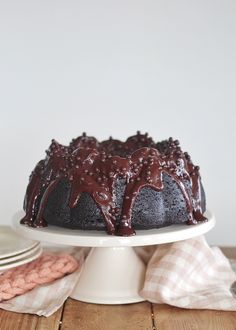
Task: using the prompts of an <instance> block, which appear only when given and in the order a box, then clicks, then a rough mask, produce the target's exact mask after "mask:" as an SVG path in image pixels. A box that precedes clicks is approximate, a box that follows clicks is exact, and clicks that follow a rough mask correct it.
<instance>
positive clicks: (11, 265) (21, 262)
mask: <svg viewBox="0 0 236 330" xmlns="http://www.w3.org/2000/svg"><path fill="white" fill-rule="evenodd" d="M42 252H43V249H42V247H41V246H39V247H38V249H37V250H36V251H35V252H33V253H32V254H31V255H29V256H28V257H27V258H23V259H20V260H18V261H15V262H9V263H5V264H4V265H0V272H2V271H5V270H7V269H10V268H14V267H17V266H21V265H24V264H27V263H28V262H30V261H33V260H35V259H37V258H38V257H39V256H40V255H41V254H42Z"/></svg>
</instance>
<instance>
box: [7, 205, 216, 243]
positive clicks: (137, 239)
mask: <svg viewBox="0 0 236 330" xmlns="http://www.w3.org/2000/svg"><path fill="white" fill-rule="evenodd" d="M205 215H206V217H207V218H208V221H207V222H203V223H200V224H197V225H189V226H188V225H186V224H185V223H183V224H177V225H171V226H168V227H163V228H158V229H148V230H136V235H135V236H129V237H123V236H111V235H108V234H107V233H105V232H103V231H94V230H79V229H67V228H61V227H56V226H50V225H49V226H48V227H44V228H32V227H28V226H26V225H21V224H20V219H21V218H22V217H23V216H24V212H17V213H16V214H15V215H14V217H13V229H14V230H15V231H16V232H17V233H18V234H20V235H22V236H24V237H25V238H30V239H32V240H37V241H45V242H50V243H56V244H64V245H72V246H89V247H118V246H120V247H122V246H145V245H155V244H163V243H170V242H177V241H182V240H185V239H189V238H192V237H196V236H200V235H202V234H205V233H206V232H208V231H209V230H211V229H212V228H213V227H214V225H215V218H214V216H213V215H212V213H211V212H209V211H207V212H206V213H205Z"/></svg>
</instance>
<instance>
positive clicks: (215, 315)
mask: <svg viewBox="0 0 236 330" xmlns="http://www.w3.org/2000/svg"><path fill="white" fill-rule="evenodd" d="M153 313H154V323H155V327H156V329H157V330H180V329H181V330H205V329H206V330H236V312H222V311H213V310H197V309H195V310H193V309H192V310H191V309H190V310H188V309H182V308H177V307H172V306H168V305H158V304H153Z"/></svg>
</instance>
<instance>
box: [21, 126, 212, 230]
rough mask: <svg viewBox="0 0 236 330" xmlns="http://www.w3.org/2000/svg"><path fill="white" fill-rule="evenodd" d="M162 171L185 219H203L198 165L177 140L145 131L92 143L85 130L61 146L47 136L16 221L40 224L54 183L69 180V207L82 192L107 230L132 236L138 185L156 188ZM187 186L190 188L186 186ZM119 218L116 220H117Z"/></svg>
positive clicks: (37, 225)
mask: <svg viewBox="0 0 236 330" xmlns="http://www.w3.org/2000/svg"><path fill="white" fill-rule="evenodd" d="M164 174H166V175H168V176H170V177H171V178H172V180H173V181H174V182H175V183H176V184H177V185H178V187H179V189H180V191H181V193H182V195H183V197H184V200H185V202H186V209H187V212H188V221H187V223H188V224H196V223H198V222H200V221H206V218H205V217H204V215H203V210H202V207H201V205H202V203H201V184H200V174H199V167H198V166H194V165H193V163H192V161H191V158H190V156H189V155H188V153H183V152H182V150H181V148H180V146H179V141H178V140H173V139H172V138H169V139H168V140H164V141H162V142H158V143H155V142H154V141H153V140H152V138H150V137H148V134H147V133H146V134H144V135H143V134H141V133H140V132H139V131H138V132H137V134H136V135H134V136H131V137H129V138H128V139H127V140H126V141H125V142H121V141H119V140H114V139H112V137H110V139H109V140H106V141H103V142H98V141H97V140H96V139H95V138H94V137H88V136H86V134H85V133H83V135H82V136H80V137H78V138H77V139H74V140H72V141H71V143H70V145H69V146H63V145H61V144H59V143H58V142H56V141H55V140H52V143H51V145H50V147H49V149H48V150H47V151H46V158H45V159H44V160H41V161H40V162H39V163H38V164H37V165H36V167H35V169H34V170H33V172H32V174H31V176H30V181H29V184H28V187H27V191H26V196H25V200H24V210H25V212H26V215H25V217H24V218H23V219H22V220H21V223H22V224H27V225H29V226H32V227H45V226H47V222H46V221H45V219H44V210H45V207H46V205H47V201H48V198H49V196H50V194H51V193H52V192H53V190H54V189H55V187H56V186H57V184H58V183H59V182H60V181H61V180H62V179H63V178H67V179H68V180H69V181H70V187H71V188H70V197H69V207H70V209H73V208H75V207H76V205H77V203H78V201H79V199H80V197H81V194H82V193H85V192H86V193H88V194H90V195H91V197H92V198H93V199H94V201H95V202H96V204H97V206H98V207H99V209H100V210H101V213H102V215H103V218H104V222H105V225H106V230H107V232H108V234H116V235H122V236H130V235H134V234H135V231H134V229H133V227H132V223H131V217H132V208H133V205H134V202H135V199H136V197H137V195H138V194H139V192H140V190H141V189H142V188H143V187H150V188H152V189H154V190H156V191H161V190H163V188H164V185H163V175H164ZM118 178H119V179H120V178H122V179H123V180H124V182H125V192H124V198H123V205H122V210H119V209H118V208H117V207H116V204H115V183H116V182H117V179H118ZM187 187H190V189H189V188H187ZM118 218H119V219H118Z"/></svg>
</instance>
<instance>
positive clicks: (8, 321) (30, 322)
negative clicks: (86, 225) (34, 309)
mask: <svg viewBox="0 0 236 330" xmlns="http://www.w3.org/2000/svg"><path fill="white" fill-rule="evenodd" d="M62 311H63V307H61V308H60V309H59V310H58V311H56V312H55V313H54V314H53V315H51V316H49V317H47V318H46V317H44V316H41V317H40V316H37V315H32V314H21V313H14V312H8V311H5V310H3V309H0V330H57V329H59V325H60V321H61V317H62Z"/></svg>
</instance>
